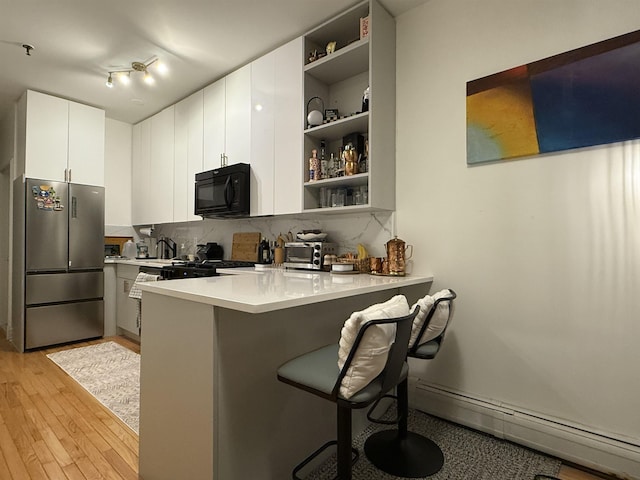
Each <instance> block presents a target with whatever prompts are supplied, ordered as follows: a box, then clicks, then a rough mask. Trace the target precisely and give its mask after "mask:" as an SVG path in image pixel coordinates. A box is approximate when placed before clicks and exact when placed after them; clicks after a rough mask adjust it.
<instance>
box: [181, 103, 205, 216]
mask: <svg viewBox="0 0 640 480" xmlns="http://www.w3.org/2000/svg"><path fill="white" fill-rule="evenodd" d="M203 108H204V92H203V91H202V90H200V91H198V92H196V93H194V94H193V95H191V96H189V97H187V98H185V99H184V100H182V101H180V102H178V103H177V104H176V110H175V159H174V165H175V166H174V173H173V185H174V187H173V221H174V222H188V221H192V220H201V219H202V217H199V216H197V215H194V213H193V211H194V197H195V177H196V173H199V172H202V171H203V161H204V157H203V140H204V135H203V132H204V130H203Z"/></svg>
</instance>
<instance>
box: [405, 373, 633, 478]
mask: <svg viewBox="0 0 640 480" xmlns="http://www.w3.org/2000/svg"><path fill="white" fill-rule="evenodd" d="M410 390H411V393H410V395H409V399H410V403H411V406H412V407H414V408H417V409H418V410H421V411H424V412H426V413H429V414H432V415H435V416H437V417H440V418H444V419H446V420H450V421H452V422H455V423H458V424H460V425H465V426H467V427H470V428H473V429H476V430H479V431H482V432H485V433H489V434H491V435H494V436H496V437H498V438H504V439H506V440H510V441H512V442H514V443H518V444H520V445H524V446H526V447H529V448H533V449H535V450H538V451H540V452H544V453H547V454H549V455H553V456H555V457H558V458H560V459H563V460H566V461H569V462H572V463H575V464H577V465H582V466H584V467H587V468H590V469H593V470H596V471H599V472H603V473H605V474H608V475H613V476H616V477H618V478H622V479H628V480H640V445H637V444H634V443H633V442H630V441H627V439H616V438H612V437H610V436H606V435H603V434H602V433H601V432H592V431H589V430H588V429H586V428H584V427H581V426H577V425H570V424H568V423H567V422H562V421H559V420H558V419H554V418H545V417H543V416H540V415H539V414H535V415H534V414H533V413H531V412H528V411H526V410H524V409H518V408H515V407H505V406H504V405H498V404H496V403H493V402H491V401H490V400H486V399H480V398H474V397H472V396H469V395H464V394H461V393H459V392H452V391H449V390H446V389H444V388H441V387H438V386H434V385H429V384H426V383H423V382H422V381H416V380H415V379H410Z"/></svg>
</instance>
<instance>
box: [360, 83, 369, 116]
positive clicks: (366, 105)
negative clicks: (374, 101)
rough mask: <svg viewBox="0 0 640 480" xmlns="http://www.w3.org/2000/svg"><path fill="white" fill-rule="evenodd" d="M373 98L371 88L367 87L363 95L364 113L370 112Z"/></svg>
mask: <svg viewBox="0 0 640 480" xmlns="http://www.w3.org/2000/svg"><path fill="white" fill-rule="evenodd" d="M370 98H371V88H370V87H367V88H366V89H365V91H364V93H363V94H362V111H363V112H368V111H369V99H370Z"/></svg>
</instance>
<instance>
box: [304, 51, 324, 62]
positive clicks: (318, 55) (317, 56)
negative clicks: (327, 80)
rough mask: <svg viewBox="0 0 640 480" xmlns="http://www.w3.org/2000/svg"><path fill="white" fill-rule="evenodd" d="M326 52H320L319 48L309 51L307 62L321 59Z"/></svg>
mask: <svg viewBox="0 0 640 480" xmlns="http://www.w3.org/2000/svg"><path fill="white" fill-rule="evenodd" d="M326 56H327V54H326V52H319V51H318V50H313V51H312V52H309V58H308V60H309V61H308V62H307V63H311V62H315V61H316V60H320V59H321V58H322V57H326Z"/></svg>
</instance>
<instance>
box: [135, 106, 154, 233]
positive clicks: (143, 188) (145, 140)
mask: <svg viewBox="0 0 640 480" xmlns="http://www.w3.org/2000/svg"><path fill="white" fill-rule="evenodd" d="M131 161H132V164H131V222H132V223H133V224H134V225H144V224H146V223H150V222H149V218H150V203H151V202H150V201H149V200H148V198H149V194H150V193H149V192H150V186H149V185H150V182H149V170H150V168H151V119H150V118H148V119H146V120H144V121H142V122H140V123H137V124H136V125H134V126H133V132H132V138H131Z"/></svg>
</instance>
